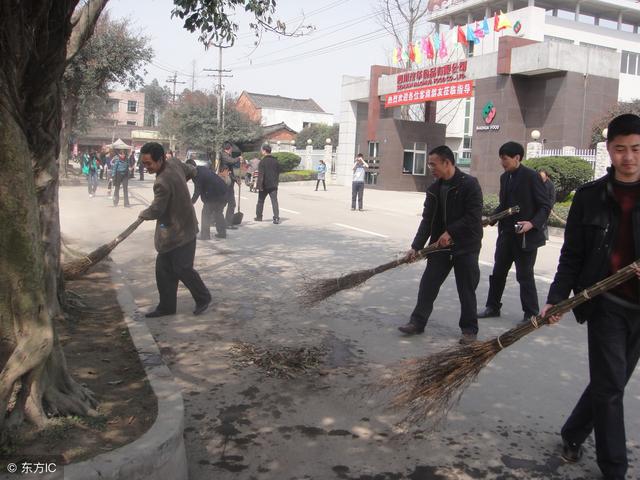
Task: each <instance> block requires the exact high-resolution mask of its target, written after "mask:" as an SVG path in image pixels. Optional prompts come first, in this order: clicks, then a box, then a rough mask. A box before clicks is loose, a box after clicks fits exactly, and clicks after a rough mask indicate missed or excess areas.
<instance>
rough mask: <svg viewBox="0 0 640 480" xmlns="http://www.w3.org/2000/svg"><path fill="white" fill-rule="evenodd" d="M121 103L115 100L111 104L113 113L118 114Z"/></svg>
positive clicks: (110, 107)
mask: <svg viewBox="0 0 640 480" xmlns="http://www.w3.org/2000/svg"><path fill="white" fill-rule="evenodd" d="M118 107H119V102H118V101H117V100H113V101H110V102H109V110H111V113H118Z"/></svg>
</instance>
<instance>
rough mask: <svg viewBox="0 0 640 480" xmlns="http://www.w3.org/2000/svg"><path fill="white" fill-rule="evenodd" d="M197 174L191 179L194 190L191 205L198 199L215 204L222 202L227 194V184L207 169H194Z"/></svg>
mask: <svg viewBox="0 0 640 480" xmlns="http://www.w3.org/2000/svg"><path fill="white" fill-rule="evenodd" d="M196 170H197V171H198V174H197V175H196V177H195V178H194V179H193V184H194V190H193V196H192V197H191V203H196V200H198V197H202V202H203V203H204V202H215V201H216V200H222V199H223V198H224V196H225V195H226V193H227V184H226V183H224V180H223V179H222V178H220V177H219V176H218V175H216V174H215V172H213V171H212V170H211V169H210V168H209V167H206V166H201V167H196Z"/></svg>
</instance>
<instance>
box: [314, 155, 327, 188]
mask: <svg viewBox="0 0 640 480" xmlns="http://www.w3.org/2000/svg"><path fill="white" fill-rule="evenodd" d="M316 172H318V177H317V181H316V192H317V191H318V187H319V186H320V181H322V187H323V188H324V191H325V192H326V191H327V184H326V183H324V177H325V174H326V173H327V164H326V163H324V160H320V163H319V164H318V166H317V167H316Z"/></svg>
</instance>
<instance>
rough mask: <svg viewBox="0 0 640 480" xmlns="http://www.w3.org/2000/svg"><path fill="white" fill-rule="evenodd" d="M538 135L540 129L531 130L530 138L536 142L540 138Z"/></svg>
mask: <svg viewBox="0 0 640 480" xmlns="http://www.w3.org/2000/svg"><path fill="white" fill-rule="evenodd" d="M540 135H541V134H540V130H533V131H532V132H531V138H532V139H533V140H534V141H536V142H537V141H538V140H539V139H540Z"/></svg>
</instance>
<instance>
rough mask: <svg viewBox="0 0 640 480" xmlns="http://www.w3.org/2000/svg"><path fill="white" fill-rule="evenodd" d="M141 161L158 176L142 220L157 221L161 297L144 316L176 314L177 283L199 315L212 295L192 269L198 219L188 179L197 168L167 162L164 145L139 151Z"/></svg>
mask: <svg viewBox="0 0 640 480" xmlns="http://www.w3.org/2000/svg"><path fill="white" fill-rule="evenodd" d="M140 158H141V160H142V163H143V164H144V166H145V168H146V169H147V171H148V172H149V173H155V174H156V181H155V183H154V184H153V203H152V204H151V205H150V206H149V208H147V209H146V210H143V211H142V212H141V213H140V215H139V217H140V218H141V219H143V220H156V232H155V238H154V243H155V247H156V250H157V252H158V256H157V257H156V284H157V286H158V294H159V296H160V302H159V303H158V306H157V307H156V308H155V310H152V311H151V312H148V313H147V314H146V315H145V316H146V317H148V318H154V317H162V316H164V315H173V314H174V313H176V302H177V294H178V281H181V282H182V283H183V284H184V285H185V286H186V287H187V288H188V289H189V291H190V292H191V295H192V296H193V299H194V300H195V302H196V307H195V310H194V311H193V314H194V315H199V314H201V313H202V312H204V311H205V310H206V309H207V308H208V307H209V303H210V302H211V294H210V293H209V290H208V289H207V287H206V286H205V285H204V283H203V282H202V279H201V278H200V275H198V272H196V271H195V269H194V268H193V259H194V257H195V253H196V235H197V233H198V220H197V219H196V212H195V210H194V209H193V204H192V203H191V195H190V194H189V189H188V188H187V182H186V180H187V179H189V178H194V177H195V174H196V169H195V168H193V167H191V166H189V165H184V164H179V163H178V162H177V161H176V160H169V159H166V158H165V154H164V149H163V148H162V145H160V144H159V143H155V142H150V143H147V144H145V145H144V146H143V147H142V148H141V149H140Z"/></svg>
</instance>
